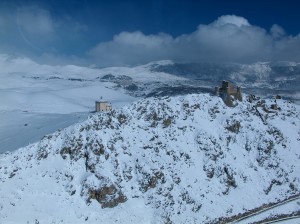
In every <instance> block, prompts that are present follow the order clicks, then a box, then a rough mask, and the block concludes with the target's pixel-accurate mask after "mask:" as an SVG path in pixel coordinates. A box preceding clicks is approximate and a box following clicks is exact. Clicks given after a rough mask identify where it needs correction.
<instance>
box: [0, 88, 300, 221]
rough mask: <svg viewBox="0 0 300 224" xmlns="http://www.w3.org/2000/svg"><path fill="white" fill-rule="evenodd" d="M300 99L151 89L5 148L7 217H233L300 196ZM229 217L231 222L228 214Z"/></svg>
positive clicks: (1, 162) (1, 207)
mask: <svg viewBox="0 0 300 224" xmlns="http://www.w3.org/2000/svg"><path fill="white" fill-rule="evenodd" d="M299 115H300V106H299V105H296V104H293V103H291V102H289V101H286V100H282V99H266V100H263V99H258V98H256V97H254V96H247V97H245V99H244V101H243V102H241V103H239V104H238V105H237V106H236V107H234V108H229V107H226V106H225V105H224V103H223V101H222V100H221V99H220V98H218V97H216V96H211V95H209V94H192V95H185V96H176V97H161V98H146V99H143V100H140V101H137V102H135V103H133V104H131V105H128V106H124V107H122V108H121V109H114V110H113V111H111V112H109V113H100V114H95V115H92V116H90V117H89V118H88V119H87V120H86V121H84V122H82V123H78V124H75V125H73V126H70V127H68V128H66V129H63V130H60V131H57V132H55V133H53V134H49V135H47V136H45V137H44V138H43V139H42V140H41V141H39V142H37V143H35V144H32V145H29V146H27V147H25V148H21V149H19V150H17V151H14V152H10V153H5V154H0V186H1V187H0V223H24V222H25V223H26V222H29V223H34V222H35V223H223V222H224V223H225V222H228V220H231V221H233V220H234V219H235V218H236V217H235V216H236V215H237V216H238V217H239V216H242V215H243V214H245V213H247V211H250V212H251V211H255V210H256V209H258V208H261V207H262V206H267V205H268V204H271V203H275V202H277V201H281V200H284V199H286V198H290V197H292V196H295V195H299V193H300V192H299V191H300V189H299V186H300V185H299V184H300V178H299V173H300V163H299V159H300V151H299V145H300V144H299V143H300V137H299V134H300V129H299V127H300V119H299ZM226 220H227V221H226Z"/></svg>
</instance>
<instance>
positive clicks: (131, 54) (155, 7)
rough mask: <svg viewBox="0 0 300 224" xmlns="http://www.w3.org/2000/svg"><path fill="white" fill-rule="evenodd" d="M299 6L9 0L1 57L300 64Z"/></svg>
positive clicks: (292, 2) (0, 31) (4, 6)
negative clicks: (14, 55)
mask: <svg viewBox="0 0 300 224" xmlns="http://www.w3.org/2000/svg"><path fill="white" fill-rule="evenodd" d="M299 11H300V3H297V0H285V1H282V0H276V1H271V0H261V1H241V0H239V1H238V0H229V1H224V0H223V1H222V0H219V1H217V0H211V1H208V0H207V1H201V0H198V1H192V0H190V1H188V0H185V1H179V0H165V1H163V0H153V1H149V0H143V1H141V0H124V1H116V0H106V1H96V0H81V1H80V0H73V1H68V0H60V1H59V0H48V1H46V0H39V1H37V0H36V1H35V0H2V1H0V53H6V54H17V55H24V56H26V57H30V58H32V59H33V60H36V61H38V62H40V63H47V64H48V63H49V64H69V63H71V64H80V65H81V64H83V65H91V64H95V65H99V66H111V65H112V66H114V65H137V64H143V63H147V62H149V61H152V60H165V59H171V60H175V61H192V62H202V61H213V62H241V63H251V62H255V61H271V60H293V61H300V56H299V53H298V52H300V47H299V46H300V40H299V39H300V36H299V32H300V19H299V16H298V15H299Z"/></svg>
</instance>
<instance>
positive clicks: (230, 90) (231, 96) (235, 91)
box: [215, 81, 243, 107]
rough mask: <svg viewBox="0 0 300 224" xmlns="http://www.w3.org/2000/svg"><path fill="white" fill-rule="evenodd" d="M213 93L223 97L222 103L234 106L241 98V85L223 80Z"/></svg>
mask: <svg viewBox="0 0 300 224" xmlns="http://www.w3.org/2000/svg"><path fill="white" fill-rule="evenodd" d="M215 94H216V95H217V96H220V97H221V98H222V99H223V101H224V103H225V104H226V105H227V106H229V107H234V106H236V105H237V100H238V101H242V100H243V96H242V89H241V87H238V86H235V85H234V84H232V83H230V82H228V81H223V82H222V86H221V87H219V86H216V87H215Z"/></svg>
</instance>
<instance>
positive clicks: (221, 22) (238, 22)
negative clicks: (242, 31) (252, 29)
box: [211, 15, 250, 27]
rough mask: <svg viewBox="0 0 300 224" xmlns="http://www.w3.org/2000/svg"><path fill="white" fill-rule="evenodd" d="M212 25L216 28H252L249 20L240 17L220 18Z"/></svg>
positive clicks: (228, 16) (226, 16) (227, 16)
mask: <svg viewBox="0 0 300 224" xmlns="http://www.w3.org/2000/svg"><path fill="white" fill-rule="evenodd" d="M211 25H212V26H215V27H221V26H225V25H235V26H238V27H241V26H250V23H249V22H248V20H247V19H245V18H243V17H240V16H236V15H224V16H220V17H219V18H218V19H217V20H216V21H214V22H213V23H212V24H211Z"/></svg>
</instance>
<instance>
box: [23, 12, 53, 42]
mask: <svg viewBox="0 0 300 224" xmlns="http://www.w3.org/2000/svg"><path fill="white" fill-rule="evenodd" d="M17 22H18V26H20V28H21V29H23V30H24V31H25V32H28V33H29V34H32V35H43V36H44V35H51V34H52V33H53V32H54V22H53V20H52V18H51V16H50V13H49V12H48V11H47V10H44V9H41V8H38V7H35V6H31V7H23V8H20V9H18V11H17Z"/></svg>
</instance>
